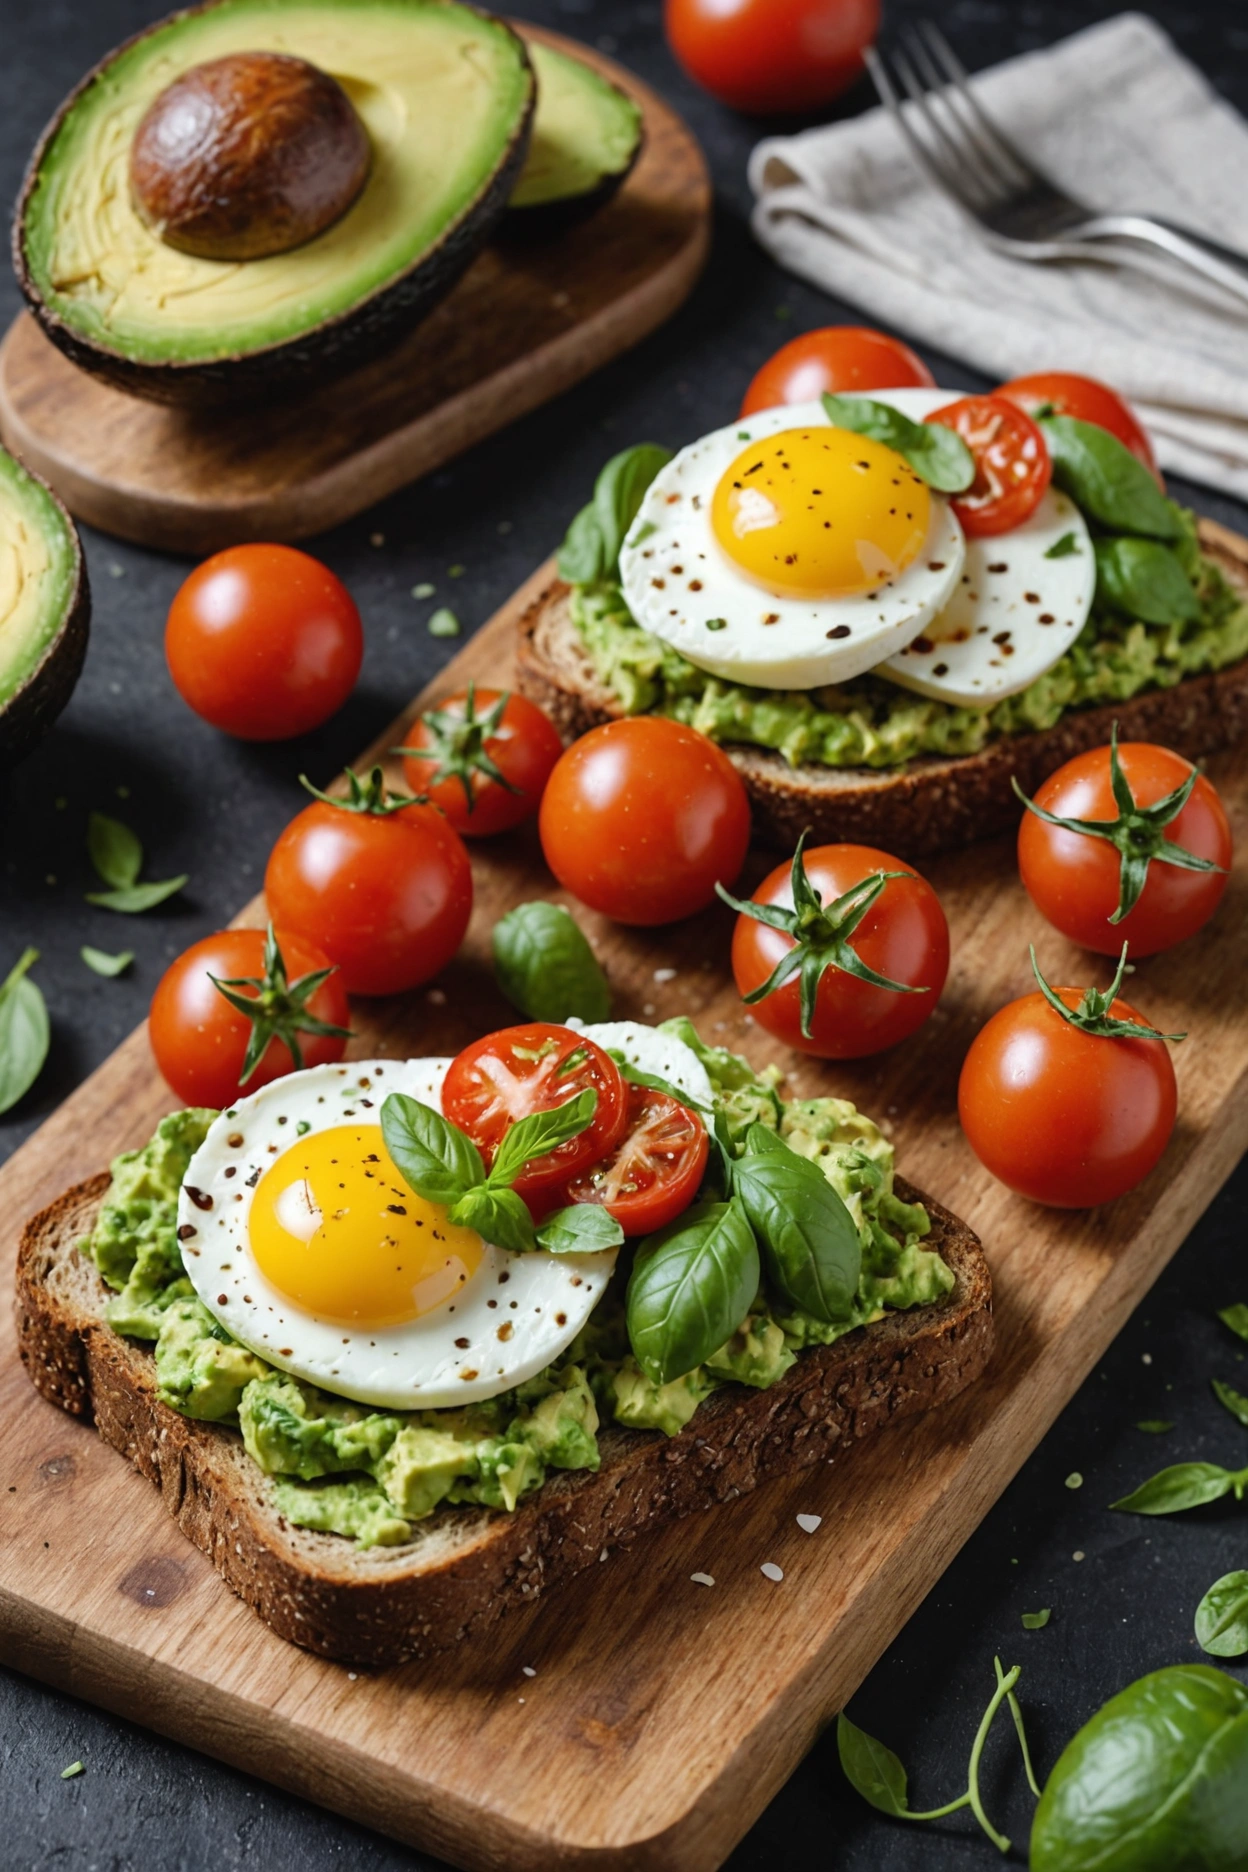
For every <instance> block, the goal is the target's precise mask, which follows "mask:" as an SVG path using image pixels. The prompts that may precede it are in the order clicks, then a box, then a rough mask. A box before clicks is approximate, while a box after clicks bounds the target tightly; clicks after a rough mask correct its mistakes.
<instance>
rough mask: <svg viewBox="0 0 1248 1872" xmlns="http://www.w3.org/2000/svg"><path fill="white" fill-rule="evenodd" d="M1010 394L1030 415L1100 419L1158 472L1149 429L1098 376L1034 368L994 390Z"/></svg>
mask: <svg viewBox="0 0 1248 1872" xmlns="http://www.w3.org/2000/svg"><path fill="white" fill-rule="evenodd" d="M993 395H994V396H999V397H1008V398H1009V400H1010V402H1011V403H1017V404H1018V406H1019V408H1020V409H1025V410H1026V411H1027V414H1028V415H1029V416H1034V415H1035V413H1036V411H1037V410H1043V409H1048V410H1051V411H1053V413H1054V414H1055V415H1058V416H1074V417H1075V418H1076V419H1077V420H1078V421H1079V422H1090V423H1097V424H1098V425H1099V426H1100V428H1102V429H1108V430H1109V433H1110V434H1111V435H1116V436H1117V438H1118V440H1119V441H1120V442H1123V443H1125V444H1126V446H1127V447H1128V448H1129V449H1130V451H1131V453H1132V454H1133V455H1134V456H1135V458H1136V460H1137V461H1142V462H1143V464H1144V466H1145V467H1146V468H1147V469H1148V471H1149V473H1150V474H1153V475H1156V476H1157V481H1158V484H1159V485H1160V484H1161V476H1160V474H1158V473H1157V458H1156V456H1155V455H1154V454H1153V445H1152V442H1151V441H1150V440H1149V435H1148V431H1147V429H1145V427H1144V425H1143V423H1142V422H1141V421H1140V419H1139V417H1138V416H1137V415H1136V413H1135V411H1134V410H1133V409H1132V407H1131V405H1130V404H1129V403H1128V402H1127V400H1126V398H1125V397H1120V396H1119V394H1118V392H1117V391H1116V390H1111V389H1110V387H1109V385H1108V384H1104V383H1100V382H1099V381H1098V380H1097V379H1096V378H1095V377H1081V376H1080V375H1079V374H1078V373H1077V372H1076V371H1035V372H1034V373H1033V374H1032V375H1031V376H1030V377H1012V378H1011V379H1010V381H1009V383H1003V384H1002V385H1001V386H1000V388H999V389H997V390H995V391H994V392H993Z"/></svg>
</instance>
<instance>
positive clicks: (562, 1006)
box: [492, 902, 611, 1021]
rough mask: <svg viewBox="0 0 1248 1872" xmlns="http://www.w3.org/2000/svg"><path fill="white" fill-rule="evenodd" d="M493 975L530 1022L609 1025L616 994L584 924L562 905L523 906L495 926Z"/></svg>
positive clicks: (527, 904) (508, 997)
mask: <svg viewBox="0 0 1248 1872" xmlns="http://www.w3.org/2000/svg"><path fill="white" fill-rule="evenodd" d="M492 941H493V948H494V972H495V974H496V975H497V977H498V985H499V987H500V988H501V989H502V991H503V993H504V994H505V995H506V997H507V999H508V1000H509V1001H511V1002H513V1003H514V1004H515V1006H516V1007H518V1008H519V1009H520V1012H521V1013H522V1014H527V1015H528V1016H529V1018H530V1019H531V1020H540V1021H566V1020H567V1019H568V1017H569V1015H572V1014H575V1015H576V1016H577V1018H578V1019H580V1020H583V1021H605V1020H606V1019H607V1017H608V1016H609V1014H610V1012H611V990H610V988H609V987H608V986H607V978H606V975H605V974H604V973H603V969H602V964H601V963H600V962H599V960H598V958H597V956H596V955H595V954H594V952H593V950H592V949H591V948H590V946H589V938H588V937H587V936H586V934H585V932H584V930H583V929H582V928H581V926H580V924H579V923H578V922H577V921H576V918H575V917H574V916H573V915H572V914H571V912H570V911H568V910H565V909H564V907H563V905H562V904H553V903H541V902H536V903H525V904H518V905H517V907H516V908H515V909H514V910H512V911H510V912H509V913H508V914H507V915H506V916H505V917H504V918H503V919H502V921H501V922H500V923H496V924H495V925H494V935H493V938H492Z"/></svg>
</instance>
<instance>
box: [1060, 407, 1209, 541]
mask: <svg viewBox="0 0 1248 1872" xmlns="http://www.w3.org/2000/svg"><path fill="white" fill-rule="evenodd" d="M1040 427H1041V429H1042V430H1043V432H1044V439H1045V441H1046V442H1047V444H1048V448H1049V455H1050V457H1051V458H1052V462H1053V479H1054V481H1055V482H1056V483H1057V485H1058V487H1060V488H1061V489H1062V490H1063V491H1064V492H1065V493H1067V494H1069V495H1070V497H1071V499H1072V500H1073V501H1074V502H1075V504H1076V506H1078V507H1080V508H1081V509H1082V511H1083V512H1084V513H1085V514H1087V515H1088V516H1089V517H1090V518H1091V519H1093V520H1095V521H1097V522H1099V524H1100V525H1101V526H1103V527H1108V528H1110V530H1111V531H1113V532H1115V533H1137V534H1144V535H1145V536H1146V537H1148V538H1150V539H1159V540H1176V539H1179V538H1181V537H1182V533H1183V523H1182V521H1181V520H1180V518H1179V515H1178V512H1177V510H1176V509H1175V507H1174V506H1173V504H1172V503H1171V502H1170V501H1168V500H1167V499H1166V497H1165V495H1164V494H1163V493H1162V491H1161V489H1160V488H1159V487H1158V485H1157V483H1156V482H1155V481H1154V479H1153V477H1152V475H1151V474H1150V473H1149V472H1148V469H1147V468H1146V467H1145V466H1144V464H1143V462H1141V461H1137V459H1136V457H1135V456H1134V455H1133V454H1132V453H1131V451H1130V449H1129V448H1127V446H1126V445H1125V443H1122V442H1120V441H1119V440H1118V438H1117V436H1115V435H1111V434H1110V432H1109V430H1108V429H1102V428H1101V427H1100V426H1099V425H1098V424H1097V423H1088V422H1080V421H1079V420H1078V418H1077V417H1074V416H1046V417H1043V418H1041V421H1040Z"/></svg>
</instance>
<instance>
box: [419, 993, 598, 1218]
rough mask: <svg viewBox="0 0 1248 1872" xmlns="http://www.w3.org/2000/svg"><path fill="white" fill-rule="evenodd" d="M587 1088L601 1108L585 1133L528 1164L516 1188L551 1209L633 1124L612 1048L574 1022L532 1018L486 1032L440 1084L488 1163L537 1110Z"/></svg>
mask: <svg viewBox="0 0 1248 1872" xmlns="http://www.w3.org/2000/svg"><path fill="white" fill-rule="evenodd" d="M587 1089H589V1090H592V1091H594V1092H596V1093H597V1094H598V1105H597V1109H596V1110H595V1112H594V1116H593V1118H592V1119H591V1121H590V1123H589V1126H588V1128H587V1129H586V1130H584V1131H581V1132H579V1133H578V1134H577V1136H576V1137H574V1138H569V1139H568V1141H567V1143H566V1144H560V1145H558V1146H557V1147H556V1148H555V1149H554V1150H553V1151H550V1152H549V1153H548V1154H547V1155H546V1156H545V1157H539V1158H536V1159H535V1160H534V1161H533V1162H532V1163H529V1164H526V1166H525V1168H524V1169H523V1171H522V1172H521V1173H520V1175H519V1176H518V1177H517V1178H516V1180H515V1182H514V1183H513V1185H512V1188H513V1189H514V1190H515V1191H516V1193H517V1194H518V1195H519V1196H522V1197H523V1198H524V1199H525V1201H526V1202H527V1201H529V1200H530V1199H532V1200H533V1201H534V1202H535V1203H537V1204H538V1205H540V1206H541V1207H543V1208H545V1207H546V1206H547V1205H546V1202H545V1201H544V1200H543V1199H544V1198H547V1197H549V1195H550V1194H551V1192H553V1191H555V1190H559V1189H562V1187H563V1185H564V1184H565V1183H566V1182H567V1180H568V1178H569V1177H571V1176H576V1175H577V1174H578V1173H579V1172H580V1171H582V1170H586V1169H588V1168H589V1166H590V1165H591V1164H595V1163H597V1162H598V1161H599V1159H600V1158H603V1157H606V1156H607V1155H608V1154H609V1153H610V1152H611V1151H613V1150H614V1149H615V1147H616V1145H617V1144H618V1143H619V1141H620V1138H621V1137H622V1136H623V1134H624V1129H625V1126H626V1125H627V1123H628V1088H627V1086H626V1085H625V1083H624V1080H623V1078H622V1077H621V1074H620V1069H619V1067H618V1066H617V1065H616V1063H615V1061H614V1060H613V1059H612V1058H611V1055H610V1054H609V1053H604V1052H603V1050H602V1048H601V1047H600V1046H596V1045H595V1044H594V1042H593V1041H592V1040H587V1039H586V1038H585V1036H584V1034H578V1033H574V1032H573V1030H572V1028H571V1027H559V1026H555V1025H553V1024H552V1023H550V1022H547V1021H529V1022H527V1023H526V1024H525V1025H523V1026H520V1027H504V1028H502V1029H501V1030H500V1031H499V1032H498V1033H492V1034H486V1036H485V1038H484V1039H483V1040H477V1041H475V1042H474V1044H473V1045H472V1046H469V1047H465V1048H464V1050H463V1052H462V1053H459V1054H457V1055H456V1057H455V1058H454V1059H453V1060H452V1061H451V1064H450V1066H449V1067H448V1069H447V1074H446V1078H445V1080H444V1081H443V1085H442V1110H443V1112H444V1114H445V1116H446V1117H447V1118H449V1119H450V1121H451V1123H452V1124H456V1125H458V1126H459V1128H460V1130H461V1131H466V1132H467V1133H468V1135H469V1137H470V1138H471V1139H472V1140H473V1142H474V1143H475V1144H476V1146H477V1148H478V1149H479V1150H480V1152H481V1154H482V1156H483V1157H484V1158H485V1159H486V1162H487V1163H489V1162H492V1161H493V1157H494V1153H495V1151H496V1150H497V1149H498V1147H499V1145H500V1144H501V1143H502V1141H503V1137H504V1135H505V1133H506V1132H507V1131H508V1130H510V1128H511V1126H512V1125H514V1124H517V1123H518V1122H519V1120H520V1119H521V1118H527V1117H528V1116H529V1114H530V1113H531V1112H539V1111H551V1110H553V1109H554V1107H555V1106H556V1105H566V1104H567V1102H568V1100H569V1099H570V1098H575V1097H576V1095H577V1093H578V1092H584V1091H586V1090H587Z"/></svg>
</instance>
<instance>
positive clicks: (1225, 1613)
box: [1196, 1568, 1248, 1657]
mask: <svg viewBox="0 0 1248 1872" xmlns="http://www.w3.org/2000/svg"><path fill="white" fill-rule="evenodd" d="M1196 1642H1197V1644H1198V1645H1199V1646H1200V1648H1201V1650H1202V1651H1207V1652H1208V1653H1209V1655H1210V1657H1242V1656H1243V1655H1244V1652H1245V1651H1248V1573H1245V1572H1244V1571H1243V1569H1242V1568H1240V1569H1238V1570H1237V1571H1235V1572H1234V1573H1224V1574H1223V1575H1222V1577H1221V1579H1217V1580H1214V1582H1213V1585H1212V1586H1211V1587H1210V1588H1209V1590H1208V1592H1207V1593H1206V1594H1205V1596H1204V1598H1203V1599H1202V1600H1201V1602H1200V1604H1199V1605H1198V1606H1197V1608H1196Z"/></svg>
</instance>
